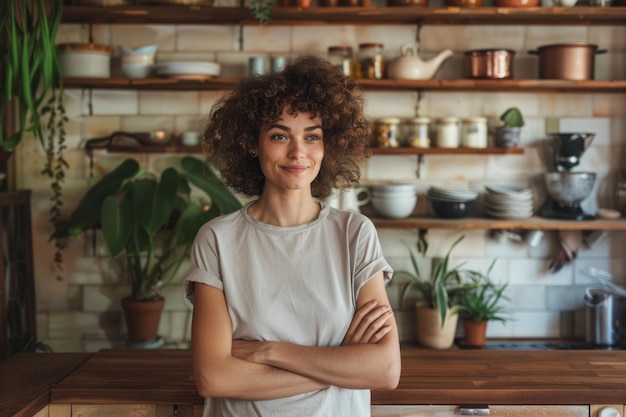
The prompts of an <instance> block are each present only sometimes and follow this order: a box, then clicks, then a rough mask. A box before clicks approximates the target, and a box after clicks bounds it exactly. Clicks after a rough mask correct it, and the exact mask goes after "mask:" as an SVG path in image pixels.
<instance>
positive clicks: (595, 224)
mask: <svg viewBox="0 0 626 417" xmlns="http://www.w3.org/2000/svg"><path fill="white" fill-rule="evenodd" d="M372 221H373V222H374V225H375V226H376V227H377V228H380V229H459V230H461V229H462V230H479V229H485V230H489V229H522V230H626V220H624V219H618V220H583V221H575V220H555V219H545V218H543V217H531V218H530V219H527V220H498V219H488V218H478V217H469V218H466V219H458V220H450V219H440V218H436V217H410V218H407V219H399V220H392V219H381V218H372Z"/></svg>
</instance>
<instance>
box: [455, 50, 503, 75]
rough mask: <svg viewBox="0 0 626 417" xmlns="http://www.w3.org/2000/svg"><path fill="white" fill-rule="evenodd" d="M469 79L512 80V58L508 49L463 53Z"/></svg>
mask: <svg viewBox="0 0 626 417" xmlns="http://www.w3.org/2000/svg"><path fill="white" fill-rule="evenodd" d="M465 57H466V60H467V68H468V71H469V76H470V78H482V79H485V78H487V79H494V78H495V79H506V78H513V58H515V51H512V50H510V49H474V50H470V51H466V52H465Z"/></svg>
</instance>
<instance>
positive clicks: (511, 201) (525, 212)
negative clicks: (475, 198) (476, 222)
mask: <svg viewBox="0 0 626 417" xmlns="http://www.w3.org/2000/svg"><path fill="white" fill-rule="evenodd" d="M483 206H484V208H485V213H487V215H489V216H491V217H495V218H498V219H511V220H524V219H528V218H529V217H531V216H532V215H533V192H532V190H531V189H530V188H525V187H516V186H512V185H488V186H486V187H485V194H484V195H483Z"/></svg>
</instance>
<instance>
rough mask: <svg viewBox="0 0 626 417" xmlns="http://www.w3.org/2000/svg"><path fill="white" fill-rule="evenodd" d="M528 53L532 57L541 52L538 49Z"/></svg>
mask: <svg viewBox="0 0 626 417" xmlns="http://www.w3.org/2000/svg"><path fill="white" fill-rule="evenodd" d="M528 53H529V54H531V55H539V51H538V50H536V49H532V50H530V51H528Z"/></svg>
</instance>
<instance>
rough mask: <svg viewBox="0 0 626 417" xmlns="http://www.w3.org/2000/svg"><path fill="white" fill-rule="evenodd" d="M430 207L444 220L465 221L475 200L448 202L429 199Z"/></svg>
mask: <svg viewBox="0 0 626 417" xmlns="http://www.w3.org/2000/svg"><path fill="white" fill-rule="evenodd" d="M428 201H430V206H431V207H432V208H433V211H434V212H435V214H436V215H437V217H441V218H442V219H464V218H466V217H468V216H469V215H470V213H471V212H472V208H473V207H474V201H475V200H469V201H448V200H438V199H433V198H429V199H428Z"/></svg>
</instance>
